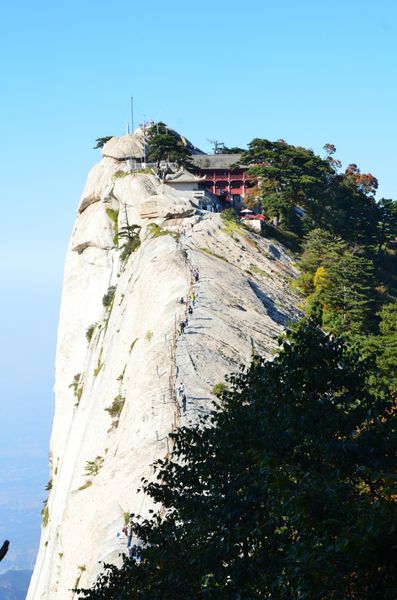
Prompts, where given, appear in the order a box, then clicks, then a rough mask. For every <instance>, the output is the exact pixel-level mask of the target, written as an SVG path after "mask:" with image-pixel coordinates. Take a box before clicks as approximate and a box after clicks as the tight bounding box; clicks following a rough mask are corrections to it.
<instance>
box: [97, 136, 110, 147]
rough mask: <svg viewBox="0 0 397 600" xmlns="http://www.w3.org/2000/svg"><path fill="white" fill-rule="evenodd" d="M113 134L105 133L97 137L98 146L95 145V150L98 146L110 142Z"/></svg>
mask: <svg viewBox="0 0 397 600" xmlns="http://www.w3.org/2000/svg"><path fill="white" fill-rule="evenodd" d="M112 137H113V136H112V135H105V136H104V137H100V138H97V139H96V140H95V141H96V146H94V150H96V149H97V148H103V147H104V145H105V144H106V142H108V141H109V140H111V139H112Z"/></svg>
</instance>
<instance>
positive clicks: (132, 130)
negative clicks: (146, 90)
mask: <svg viewBox="0 0 397 600" xmlns="http://www.w3.org/2000/svg"><path fill="white" fill-rule="evenodd" d="M131 133H134V96H131Z"/></svg>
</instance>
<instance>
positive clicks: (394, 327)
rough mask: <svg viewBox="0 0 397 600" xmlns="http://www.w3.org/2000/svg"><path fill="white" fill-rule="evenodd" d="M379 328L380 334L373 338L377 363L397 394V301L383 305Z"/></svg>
mask: <svg viewBox="0 0 397 600" xmlns="http://www.w3.org/2000/svg"><path fill="white" fill-rule="evenodd" d="M379 330H380V334H379V336H377V337H375V338H373V340H372V343H373V346H374V348H375V351H376V355H377V365H378V367H379V369H380V371H381V374H382V376H383V378H384V382H385V384H386V385H387V386H388V387H389V388H390V390H391V391H392V393H394V394H397V302H393V303H390V304H385V305H384V306H383V307H382V310H381V311H380V323H379Z"/></svg>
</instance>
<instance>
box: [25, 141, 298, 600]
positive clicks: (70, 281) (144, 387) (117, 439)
mask: <svg viewBox="0 0 397 600" xmlns="http://www.w3.org/2000/svg"><path fill="white" fill-rule="evenodd" d="M140 143H141V142H140V137H139V135H136V136H135V137H132V136H124V137H123V138H113V139H112V140H111V141H110V142H108V144H106V145H105V147H104V148H103V158H102V159H101V161H100V162H99V163H98V164H97V165H96V166H95V167H94V168H93V169H92V170H91V172H90V174H89V176H88V180H87V183H86V186H85V189H84V192H83V195H82V199H81V202H80V206H79V210H78V214H77V218H76V222H75V226H74V229H73V233H72V237H71V241H70V245H69V250H68V254H67V258H66V266H65V275H64V284H63V293H62V303H61V311H60V320H59V330H58V346H57V358H56V382H55V394H56V405H55V416H54V423H53V431H52V437H51V454H50V456H51V465H50V471H51V472H50V478H51V483H52V489H51V491H50V494H49V498H48V506H47V509H46V514H45V522H46V525H45V526H43V530H42V536H41V543H40V550H39V554H38V557H37V562H36V567H35V570H34V574H33V577H32V581H31V585H30V589H29V593H28V596H27V598H28V600H42V599H51V600H52V599H54V598H58V599H61V600H69V599H70V600H71V599H72V598H76V597H77V595H74V594H73V592H72V591H70V590H71V588H73V587H74V586H75V585H76V584H78V585H79V586H88V585H89V584H90V583H91V582H92V581H93V579H94V578H95V576H96V574H97V573H98V572H99V570H100V565H99V562H98V561H105V562H111V561H115V562H119V561H120V558H119V554H120V552H124V551H125V540H123V539H122V538H121V539H120V538H118V537H117V532H120V530H121V528H122V527H123V521H124V515H125V514H128V513H130V512H140V513H141V514H147V511H148V509H149V508H150V504H149V500H148V499H147V498H145V497H144V496H143V495H142V494H141V493H137V488H138V487H139V484H140V480H141V478H142V476H147V477H150V476H151V472H152V471H151V466H150V465H151V464H152V462H153V461H154V460H155V459H156V458H157V457H164V456H165V455H166V454H167V452H168V451H169V450H170V446H169V440H168V438H167V435H168V433H169V432H170V431H171V430H172V428H173V427H177V426H178V425H179V424H180V423H184V422H186V421H187V420H189V419H191V420H194V419H195V417H196V416H197V414H198V412H199V411H205V410H208V408H209V407H210V405H211V401H212V399H213V396H212V393H211V390H212V388H213V386H214V384H216V383H218V382H220V381H222V380H223V377H224V375H225V374H227V373H230V372H232V371H236V370H238V368H239V365H240V364H242V363H248V362H249V360H250V357H251V354H252V348H253V346H254V347H255V349H256V351H257V352H259V353H261V354H263V355H265V356H267V357H270V356H271V352H272V349H273V348H274V346H275V343H276V338H277V336H278V335H279V334H280V332H281V331H282V328H283V326H284V325H285V323H286V322H287V321H288V320H290V319H293V318H296V317H297V316H298V310H297V308H296V298H295V297H294V294H293V292H291V289H290V286H289V281H290V280H291V278H293V277H294V276H295V275H296V273H295V269H294V267H293V265H292V262H291V259H290V257H289V256H288V254H287V253H286V252H285V250H284V249H283V248H282V247H281V246H280V245H278V244H277V243H275V242H274V241H271V240H267V239H264V238H261V237H259V236H257V235H255V234H254V233H249V232H247V231H245V230H244V229H241V230H240V229H235V230H232V231H231V230H229V231H225V230H224V224H223V221H222V219H221V217H220V215H218V214H211V213H202V212H201V211H198V210H197V209H196V208H195V206H194V205H193V204H192V203H191V201H190V199H189V197H188V196H186V198H183V196H182V197H181V195H180V194H178V195H177V194H175V193H173V192H172V190H171V189H170V188H169V187H167V186H163V185H162V184H161V183H160V182H159V181H158V180H157V178H156V177H155V176H154V175H148V174H144V173H135V174H127V175H126V176H125V177H122V176H120V171H126V172H127V171H128V162H127V161H126V160H125V158H126V157H127V156H129V154H133V155H134V153H135V155H139V152H140V151H141V146H140ZM117 172H119V173H117ZM115 173H116V175H115ZM163 187H164V189H163ZM107 209H111V210H107ZM114 220H115V221H116V222H117V227H118V229H119V231H120V230H122V228H123V227H125V226H126V224H128V225H132V224H136V225H139V226H141V232H140V238H141V245H140V247H139V248H138V249H137V250H136V251H135V252H133V253H132V254H131V255H130V256H129V258H128V259H127V261H125V262H124V263H123V262H122V261H121V258H120V249H119V248H118V247H117V246H116V245H115V243H114V242H115V240H114V236H115V224H114ZM152 224H157V225H159V226H160V227H161V228H162V229H158V228H153V225H152ZM170 232H171V234H170ZM164 233H168V234H167V235H164ZM159 234H160V235H159ZM121 243H122V238H121V237H120V238H119V245H121ZM194 268H198V269H199V272H200V279H199V283H197V284H193V283H192V269H194ZM111 286H114V287H115V294H114V300H113V303H112V304H111V306H110V307H108V308H106V307H105V306H104V305H103V301H102V299H103V296H104V295H105V294H106V293H107V291H108V289H109V287H111ZM192 292H194V293H195V294H196V296H197V300H196V306H195V308H194V311H193V315H192V316H191V317H190V318H189V325H188V327H187V329H186V332H185V333H184V334H183V335H180V334H178V333H176V329H178V328H179V323H180V320H181V318H182V317H183V316H185V313H186V304H180V303H179V300H180V299H181V298H184V299H185V300H186V299H187V298H188V297H189V296H190V295H191V294H192ZM92 326H93V327H92ZM89 328H91V329H90V331H91V333H92V337H91V339H90V341H88V339H87V336H86V332H87V330H88V329H89ZM181 381H183V383H184V385H185V389H186V394H187V412H186V415H184V414H183V413H182V414H181V410H180V406H179V403H178V400H177V398H176V393H175V389H176V387H177V385H178V384H179V382H181ZM112 405H113V408H114V411H113V416H112V415H111V414H110V413H109V411H107V410H106V409H108V408H110V407H111V406H112ZM117 405H118V407H119V409H118V411H117ZM120 408H122V409H121V412H120ZM118 413H119V414H118ZM88 463H91V468H90V469H89V471H90V474H89V473H87V466H88ZM95 473H96V474H95Z"/></svg>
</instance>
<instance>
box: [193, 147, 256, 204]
mask: <svg viewBox="0 0 397 600" xmlns="http://www.w3.org/2000/svg"><path fill="white" fill-rule="evenodd" d="M240 158H241V154H195V155H194V156H192V164H193V165H194V169H193V170H194V171H195V173H196V174H197V175H199V176H200V179H201V180H200V182H199V184H198V187H199V189H202V190H208V191H209V192H211V193H212V194H214V195H215V196H217V197H218V198H219V199H220V200H222V201H224V202H230V203H231V204H233V205H236V204H241V203H242V202H243V200H244V196H245V193H246V190H247V189H248V188H249V187H251V185H252V183H251V181H250V179H249V177H247V175H246V171H247V169H248V167H246V166H243V165H240V164H239V160H240ZM236 165H237V166H236ZM232 167H233V168H232Z"/></svg>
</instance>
